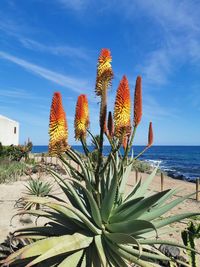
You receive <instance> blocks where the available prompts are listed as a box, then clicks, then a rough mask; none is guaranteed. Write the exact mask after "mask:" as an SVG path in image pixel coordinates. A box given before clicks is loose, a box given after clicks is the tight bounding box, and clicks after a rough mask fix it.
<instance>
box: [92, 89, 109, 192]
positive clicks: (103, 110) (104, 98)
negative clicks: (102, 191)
mask: <svg viewBox="0 0 200 267" xmlns="http://www.w3.org/2000/svg"><path fill="white" fill-rule="evenodd" d="M106 113H107V89H106V87H105V85H104V86H103V89H102V97H101V107H100V142H99V155H98V163H97V168H96V174H95V178H96V191H97V192H98V191H99V182H100V177H99V170H100V166H101V163H102V160H103V135H104V126H105V122H106Z"/></svg>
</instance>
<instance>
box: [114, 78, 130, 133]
mask: <svg viewBox="0 0 200 267" xmlns="http://www.w3.org/2000/svg"><path fill="white" fill-rule="evenodd" d="M130 121H131V98H130V89H129V85H128V80H127V78H126V76H123V78H122V80H121V82H120V84H119V87H118V90H117V95H116V100H115V109H114V122H115V136H116V137H118V138H123V136H124V135H129V133H130V128H131V123H130Z"/></svg>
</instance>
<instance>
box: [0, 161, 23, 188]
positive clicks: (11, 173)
mask: <svg viewBox="0 0 200 267" xmlns="http://www.w3.org/2000/svg"><path fill="white" fill-rule="evenodd" d="M27 169H28V167H27V166H26V164H25V163H23V162H9V161H8V160H1V161H0V183H7V182H14V181H17V180H18V178H19V177H20V176H22V175H23V174H24V173H25V172H26V170H27Z"/></svg>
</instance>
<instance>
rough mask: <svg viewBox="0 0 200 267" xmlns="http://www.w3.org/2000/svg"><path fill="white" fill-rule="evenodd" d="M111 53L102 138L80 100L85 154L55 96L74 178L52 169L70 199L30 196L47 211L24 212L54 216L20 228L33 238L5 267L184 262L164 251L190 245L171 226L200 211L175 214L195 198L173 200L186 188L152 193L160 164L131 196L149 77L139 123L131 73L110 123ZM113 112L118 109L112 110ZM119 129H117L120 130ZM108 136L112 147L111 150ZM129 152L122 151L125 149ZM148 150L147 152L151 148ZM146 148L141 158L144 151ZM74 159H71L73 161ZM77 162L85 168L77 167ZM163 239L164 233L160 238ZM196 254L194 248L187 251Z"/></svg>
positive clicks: (55, 120) (54, 138) (53, 143)
mask: <svg viewBox="0 0 200 267" xmlns="http://www.w3.org/2000/svg"><path fill="white" fill-rule="evenodd" d="M110 62H111V56H110V52H109V50H107V49H103V50H102V52H101V54H100V57H99V62H98V69H97V82H96V93H97V95H98V96H100V97H101V105H100V135H99V138H98V139H97V138H95V137H94V136H93V135H92V134H91V133H90V131H89V130H88V127H89V113H88V110H87V107H88V103H87V98H86V96H85V95H81V96H80V97H79V99H78V101H77V107H76V117H75V125H76V129H75V138H76V139H77V140H80V141H81V143H82V146H83V150H84V153H85V157H82V156H81V155H79V154H78V153H77V152H76V151H74V150H73V149H71V148H70V147H69V145H68V144H67V141H66V138H67V135H68V131H67V121H66V118H65V112H64V109H63V107H62V99H61V95H60V94H59V93H55V94H54V98H53V101H52V107H51V115H50V130H49V133H50V145H49V150H50V153H52V154H56V155H57V156H58V157H59V159H60V160H61V161H62V164H63V166H65V169H66V171H67V173H68V176H69V178H68V179H66V177H63V176H62V175H60V174H59V173H57V172H55V171H54V170H49V172H50V173H51V174H52V176H53V177H54V178H55V181H56V182H57V183H58V185H59V187H60V189H61V190H62V192H63V194H64V197H58V196H55V195H50V196H46V197H38V196H37V197H34V196H29V197H26V198H25V199H24V200H25V202H27V203H29V202H31V203H34V204H35V205H42V207H43V209H39V210H33V209H30V210H26V211H20V212H19V213H18V214H24V213H26V214H31V215H33V216H36V217H38V216H40V217H44V218H46V219H47V220H48V223H47V224H46V225H45V226H36V227H29V228H23V229H18V230H16V231H15V232H14V237H15V238H16V239H17V238H20V239H23V238H24V239H26V240H29V241H32V243H31V244H30V245H27V246H25V247H23V248H21V249H19V250H17V251H15V252H14V253H12V254H11V255H9V256H8V257H7V258H6V259H5V260H3V261H1V263H2V264H3V265H4V266H8V265H9V266H23V267H24V266H26V267H31V266H48V267H53V266H58V267H64V266H70V267H94V266H95V267H128V266H130V264H135V265H136V266H141V267H151V266H157V265H156V264H159V261H167V262H169V263H172V264H176V263H177V264H180V263H181V264H182V266H188V267H189V265H188V264H186V263H184V262H180V261H178V260H176V259H173V258H170V257H168V256H166V255H163V254H162V253H161V252H160V251H159V250H158V248H157V247H158V245H159V244H168V245H171V246H177V247H180V248H186V247H185V246H184V245H181V244H178V243H176V242H170V241H167V240H166V238H162V236H163V235H164V234H166V233H168V232H169V231H171V229H170V228H169V227H168V226H169V225H170V224H171V223H174V222H178V221H180V220H182V219H185V218H189V217H191V216H195V215H197V214H199V213H198V212H196V213H195V212H188V213H184V214H177V215H173V216H167V212H169V211H170V210H171V209H173V208H174V207H175V206H177V205H178V204H180V203H181V202H182V201H184V200H185V199H187V198H188V197H189V196H191V195H192V194H190V195H187V196H184V197H181V198H179V199H175V200H171V199H172V197H173V196H174V195H175V194H176V193H177V191H178V189H171V190H165V191H163V192H158V193H152V192H151V191H149V190H148V187H149V185H150V183H151V182H152V180H153V178H154V176H155V174H156V171H157V168H158V167H156V168H155V169H154V170H153V172H152V173H151V174H150V175H149V177H148V178H147V179H146V180H145V181H143V182H142V181H141V180H139V181H138V182H137V184H135V186H134V187H133V188H132V189H131V191H130V192H128V193H126V191H125V187H126V183H127V179H128V177H129V176H130V173H131V169H132V166H133V164H134V162H135V159H136V158H138V155H136V156H135V157H134V156H133V153H132V155H131V156H130V151H131V148H132V144H133V140H134V136H135V133H136V129H137V127H138V124H139V123H140V121H141V116H142V103H141V100H142V98H141V77H138V78H137V81H136V89H135V100H134V103H135V104H134V125H133V127H132V125H131V116H130V115H131V100H130V92H129V86H128V80H127V78H126V77H123V79H122V81H121V82H120V86H119V88H118V91H117V97H116V102H115V111H114V123H113V122H112V116H111V115H109V123H108V126H106V113H107V101H106V99H107V88H108V86H109V85H110V84H111V79H112V77H113V73H112V69H111V64H110ZM109 114H110V113H109ZM113 128H115V129H114V130H113ZM149 129H150V131H149V140H148V145H147V146H146V148H145V149H144V151H145V150H146V149H148V148H149V147H150V146H151V145H152V143H153V130H152V124H151V123H150V127H149ZM87 133H88V134H89V135H90V137H91V138H92V140H93V143H94V144H95V149H96V152H95V153H96V157H95V159H94V157H93V156H92V152H90V151H89V149H88V147H87V142H86V136H87ZM105 136H106V137H107V138H108V141H109V142H110V146H111V151H110V154H109V155H108V156H107V157H104V155H103V142H104V138H105ZM121 146H123V148H124V152H123V153H121V151H120V147H121ZM144 151H142V153H143V152H144ZM142 153H140V154H139V155H141V154H142ZM68 158H70V162H69V161H68ZM72 162H73V163H75V164H76V165H77V166H78V168H76V167H75V165H74V164H71V163H72ZM158 237H159V238H158ZM187 249H190V250H191V251H193V252H194V249H192V248H187Z"/></svg>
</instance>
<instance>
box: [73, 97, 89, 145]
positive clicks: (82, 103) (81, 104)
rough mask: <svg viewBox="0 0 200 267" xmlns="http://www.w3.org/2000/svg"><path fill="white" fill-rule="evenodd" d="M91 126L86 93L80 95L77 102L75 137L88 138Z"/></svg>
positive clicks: (78, 138) (79, 138)
mask: <svg viewBox="0 0 200 267" xmlns="http://www.w3.org/2000/svg"><path fill="white" fill-rule="evenodd" d="M88 127H89V109H88V100H87V96H86V95H79V97H78V100H77V104H76V114H75V120H74V128H75V139H76V140H81V139H85V138H86V134H87V129H88Z"/></svg>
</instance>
